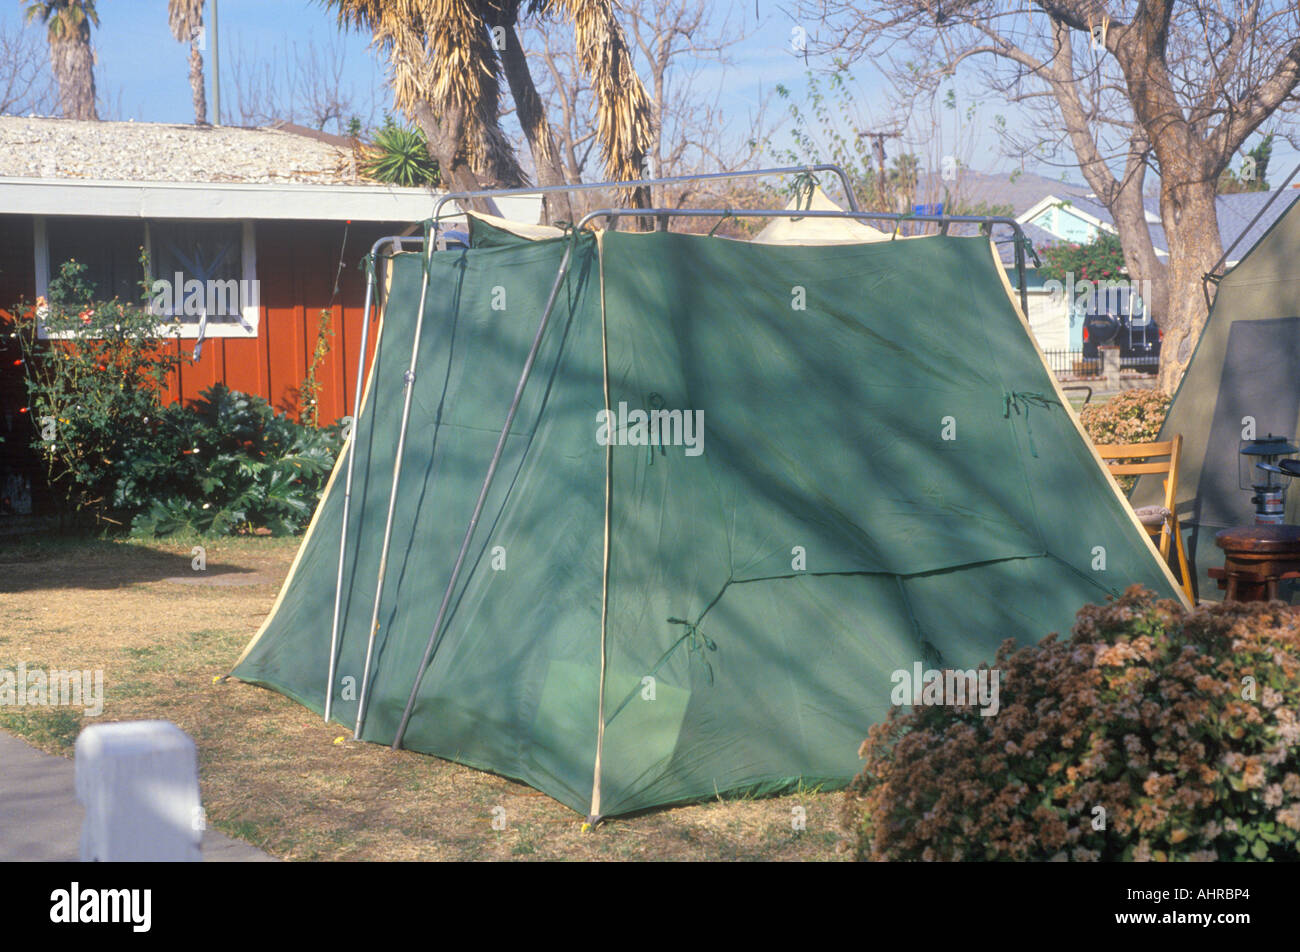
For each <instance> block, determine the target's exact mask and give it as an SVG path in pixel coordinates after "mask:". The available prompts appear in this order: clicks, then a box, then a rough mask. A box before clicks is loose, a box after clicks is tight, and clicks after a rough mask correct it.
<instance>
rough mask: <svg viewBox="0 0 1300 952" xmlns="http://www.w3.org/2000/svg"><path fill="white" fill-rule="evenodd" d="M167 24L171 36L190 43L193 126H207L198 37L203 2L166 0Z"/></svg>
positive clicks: (206, 98) (205, 95)
mask: <svg viewBox="0 0 1300 952" xmlns="http://www.w3.org/2000/svg"><path fill="white" fill-rule="evenodd" d="M167 22H168V25H170V26H171V29H172V36H174V37H176V39H177V40H179V41H180V42H182V43H184V42H185V41H186V40H189V41H190V90H191V92H192V93H193V97H194V124H195V125H196V126H206V125H207V124H208V96H207V93H206V92H205V91H204V88H203V54H201V53H200V52H199V37H200V36H201V35H202V33H203V0H167Z"/></svg>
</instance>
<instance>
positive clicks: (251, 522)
mask: <svg viewBox="0 0 1300 952" xmlns="http://www.w3.org/2000/svg"><path fill="white" fill-rule="evenodd" d="M341 445H342V432H341V428H340V427H339V426H337V425H335V426H332V427H327V428H324V429H317V428H315V427H310V426H303V425H301V424H298V423H295V422H293V421H292V420H290V419H289V418H288V417H286V416H284V415H282V414H278V413H276V412H275V411H274V410H272V409H271V407H270V405H269V404H268V403H267V402H266V401H265V400H263V399H262V398H261V397H257V396H250V395H248V394H244V393H239V392H237V391H232V390H229V389H227V388H226V387H225V386H224V385H221V384H218V385H216V386H213V387H210V388H209V389H207V390H205V391H204V392H203V393H202V394H201V396H200V399H199V400H198V401H196V402H195V404H194V406H193V407H182V406H179V405H173V406H170V407H168V408H167V410H166V411H165V412H164V413H163V414H162V416H161V417H160V418H159V419H158V421H157V425H156V426H155V427H154V428H153V430H152V431H151V432H150V433H149V434H148V436H147V437H144V438H142V439H140V440H139V442H138V443H137V444H135V445H134V446H133V447H131V452H130V453H129V454H128V456H129V463H128V465H127V467H126V468H125V472H124V473H123V475H122V477H121V479H120V480H119V482H118V484H117V493H116V497H115V499H114V502H115V504H116V506H117V507H118V508H120V509H122V510H128V511H135V512H137V515H136V517H135V519H134V520H133V522H132V526H131V531H132V533H133V534H136V535H168V534H171V533H173V532H178V531H192V532H197V533H200V534H208V535H228V534H232V533H237V532H255V531H259V530H261V531H264V532H270V533H271V534H273V535H288V534H292V533H295V532H297V531H299V530H300V529H301V528H302V527H303V526H304V525H305V524H306V522H307V521H308V520H309V519H310V518H311V514H312V512H313V511H314V509H315V507H316V503H317V501H318V500H319V498H320V493H321V491H322V490H323V488H324V485H325V481H326V479H327V478H328V476H329V473H330V470H331V469H332V468H333V466H334V461H335V459H336V457H337V455H338V452H339V449H340V447H341Z"/></svg>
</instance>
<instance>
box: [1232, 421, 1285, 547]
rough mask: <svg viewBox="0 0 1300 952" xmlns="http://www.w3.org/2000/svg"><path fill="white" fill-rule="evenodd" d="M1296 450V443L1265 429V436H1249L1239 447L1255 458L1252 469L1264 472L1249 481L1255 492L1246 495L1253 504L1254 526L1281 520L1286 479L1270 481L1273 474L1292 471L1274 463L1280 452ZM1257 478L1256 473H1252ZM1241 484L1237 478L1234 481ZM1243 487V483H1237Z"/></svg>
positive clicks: (1282, 518)
mask: <svg viewBox="0 0 1300 952" xmlns="http://www.w3.org/2000/svg"><path fill="white" fill-rule="evenodd" d="M1297 452H1300V447H1295V446H1292V445H1291V443H1290V442H1288V440H1287V438H1286V437H1285V436H1274V435H1273V434H1272V433H1269V434H1268V435H1267V436H1265V437H1263V438H1261V439H1258V440H1249V441H1247V442H1246V443H1245V445H1244V446H1242V448H1241V455H1242V456H1244V457H1246V458H1247V459H1248V460H1250V459H1253V460H1254V461H1255V469H1257V470H1259V471H1261V472H1262V473H1263V474H1264V481H1263V482H1262V483H1261V482H1254V483H1251V485H1250V488H1251V489H1252V490H1253V491H1254V493H1255V495H1253V496H1251V497H1250V501H1251V502H1253V503H1254V504H1255V525H1257V526H1280V525H1282V522H1283V520H1284V518H1285V517H1284V511H1285V510H1286V483H1285V482H1283V481H1281V480H1278V481H1277V482H1274V479H1273V477H1274V476H1286V477H1288V478H1290V477H1291V476H1292V475H1295V474H1294V473H1293V472H1291V471H1290V469H1291V468H1290V466H1288V467H1287V468H1286V469H1284V468H1282V467H1281V466H1279V465H1278V460H1280V459H1281V458H1282V457H1283V456H1290V455H1291V454H1292V453H1297ZM1286 462H1287V463H1293V462H1294V461H1293V460H1287V461H1286ZM1255 478H1256V479H1258V476H1256V477H1255ZM1238 485H1239V486H1241V484H1240V482H1239V483H1238ZM1241 488H1242V489H1245V488H1246V487H1245V486H1241Z"/></svg>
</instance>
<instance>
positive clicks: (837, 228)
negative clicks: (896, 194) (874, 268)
mask: <svg viewBox="0 0 1300 952" xmlns="http://www.w3.org/2000/svg"><path fill="white" fill-rule="evenodd" d="M809 207H811V208H812V209H813V210H814V211H837V212H838V211H843V209H842V208H840V206H838V205H836V204H835V203H834V202H833V201H831V199H830V197H829V196H828V195H827V194H826V193H825V192H823V191H822V190H821V186H814V187H813V194H812V201H811V203H809V204H803V203H801V202H800V201H799V199H795V200H793V201H791V202H790V204H788V205H786V208H787V209H789V210H790V211H798V210H800V209H801V208H803V209H806V208H809ZM888 240H889V235H888V234H887V233H886V232H883V231H878V230H877V229H875V228H872V227H871V226H870V225H864V224H863V223H862V222H860V221H854V220H853V219H851V218H798V217H795V218H773V219H771V220H770V223H769V224H768V226H767V227H766V228H764V229H763V230H762V231H760V232H759V233H758V234H757V235H755V236H754V242H755V243H756V244H760V245H838V244H849V243H851V244H860V243H862V242H866V241H888Z"/></svg>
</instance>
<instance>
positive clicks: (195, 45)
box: [190, 39, 208, 126]
mask: <svg viewBox="0 0 1300 952" xmlns="http://www.w3.org/2000/svg"><path fill="white" fill-rule="evenodd" d="M190 90H191V91H192V92H193V95H194V124H195V125H196V126H206V125H207V124H208V96H207V92H206V91H205V90H204V86H203V55H202V54H201V53H200V52H199V41H198V40H197V39H193V40H190Z"/></svg>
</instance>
